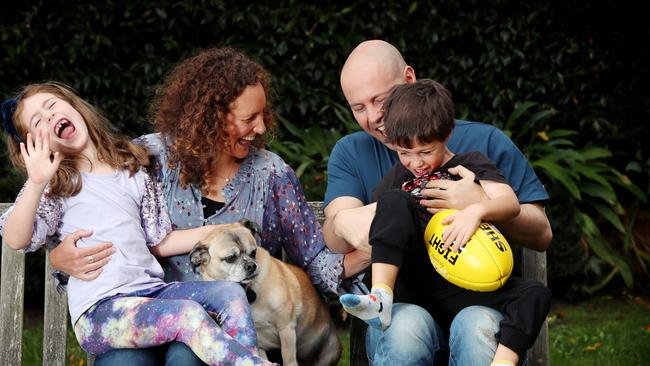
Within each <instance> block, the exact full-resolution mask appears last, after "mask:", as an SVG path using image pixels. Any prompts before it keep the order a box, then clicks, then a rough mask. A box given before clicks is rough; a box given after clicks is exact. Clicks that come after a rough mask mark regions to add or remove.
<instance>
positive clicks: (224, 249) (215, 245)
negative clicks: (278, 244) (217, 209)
mask: <svg viewBox="0 0 650 366" xmlns="http://www.w3.org/2000/svg"><path fill="white" fill-rule="evenodd" d="M208 244H209V247H210V252H211V254H216V255H217V256H220V257H223V256H226V255H231V254H239V253H241V252H244V253H249V252H251V251H252V250H254V249H255V248H257V241H256V240H255V237H254V236H253V234H252V233H251V231H250V230H249V229H247V228H245V227H244V226H242V225H239V224H232V225H228V226H227V227H224V228H223V229H222V230H216V231H215V232H214V233H213V235H211V237H210V238H208ZM212 251H215V252H214V253H212Z"/></svg>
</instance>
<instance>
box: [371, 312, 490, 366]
mask: <svg viewBox="0 0 650 366" xmlns="http://www.w3.org/2000/svg"><path fill="white" fill-rule="evenodd" d="M502 318H503V316H502V315H501V313H499V312H498V311H496V310H494V309H491V308H488V307H484V306H470V307H467V308H465V309H463V310H462V311H461V312H459V313H458V314H457V315H456V317H455V318H454V320H453V322H452V324H451V328H450V333H449V342H447V339H446V337H445V335H444V332H443V331H442V330H441V329H440V327H439V326H438V324H436V322H435V321H434V320H433V318H432V317H431V315H430V314H429V312H428V311H426V310H425V309H424V308H422V307H420V306H417V305H413V304H404V303H397V304H394V305H393V313H392V321H391V325H390V327H389V328H388V329H386V331H384V332H382V331H381V330H379V329H376V328H373V327H368V330H367V333H366V352H367V354H368V360H369V361H370V364H371V365H373V366H384V365H386V366H388V365H391V366H392V365H404V366H406V365H427V366H429V365H433V364H434V363H435V364H443V365H444V364H445V363H446V362H447V357H448V361H449V365H450V366H456V365H459V366H460V365H489V364H490V362H492V358H493V357H494V353H495V351H496V348H497V340H496V336H495V335H496V333H497V332H498V331H499V322H500V321H501V319H502Z"/></svg>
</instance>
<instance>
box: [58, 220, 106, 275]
mask: <svg viewBox="0 0 650 366" xmlns="http://www.w3.org/2000/svg"><path fill="white" fill-rule="evenodd" d="M91 235H92V231H89V230H77V231H75V232H74V233H72V234H70V235H68V236H67V237H65V238H64V239H63V241H61V243H59V245H58V246H57V247H56V248H54V249H52V250H51V251H50V253H49V258H50V263H51V264H52V267H53V268H55V269H58V270H60V271H62V272H65V273H67V274H69V275H70V276H72V277H75V278H78V279H80V280H84V281H91V280H94V279H95V278H97V277H98V276H99V274H100V273H102V267H104V266H105V265H106V263H108V262H109V261H110V260H111V256H112V254H113V253H115V249H114V248H113V244H112V243H108V242H105V243H99V244H97V245H93V246H91V247H87V248H77V240H79V239H81V238H87V237H89V236H91Z"/></svg>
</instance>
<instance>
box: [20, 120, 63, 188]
mask: <svg viewBox="0 0 650 366" xmlns="http://www.w3.org/2000/svg"><path fill="white" fill-rule="evenodd" d="M20 153H21V155H22V156H23V161H24V162H25V168H26V169H27V177H28V178H27V179H28V180H29V181H30V182H32V183H34V184H39V185H45V184H47V183H48V182H49V181H50V180H51V179H52V177H53V176H54V174H56V171H57V170H58V169H59V164H60V163H61V161H62V160H63V157H62V155H61V154H60V153H59V152H58V151H57V152H55V153H54V159H50V155H52V152H51V151H50V138H49V135H45V137H43V133H42V131H40V130H39V131H38V134H37V135H36V140H35V141H32V134H31V133H28V134H27V146H25V144H23V143H22V142H21V143H20Z"/></svg>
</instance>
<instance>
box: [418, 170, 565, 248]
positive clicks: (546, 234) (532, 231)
mask: <svg viewBox="0 0 650 366" xmlns="http://www.w3.org/2000/svg"><path fill="white" fill-rule="evenodd" d="M467 173H470V174H471V172H470V171H469V170H467V169H465V171H463V170H461V171H460V174H459V175H460V176H461V180H458V181H452V180H433V181H431V182H429V183H428V184H427V188H426V189H423V190H422V194H423V195H425V196H427V197H430V198H431V199H429V200H422V201H421V204H422V205H423V206H425V207H427V208H428V211H429V212H431V213H436V212H438V211H440V210H441V209H446V208H454V209H463V208H465V207H467V206H469V205H471V204H472V203H476V202H480V201H482V200H485V199H487V196H486V194H485V192H484V191H483V189H482V188H481V186H480V185H479V184H476V183H474V179H473V174H471V175H470V174H467ZM494 223H495V224H496V225H497V226H498V227H499V229H500V230H501V231H502V232H503V233H504V235H505V236H506V237H507V238H508V240H510V241H512V242H515V243H517V244H519V245H521V246H522V247H525V248H529V249H533V250H537V251H540V252H541V251H544V250H546V249H547V248H548V246H549V244H550V243H551V239H553V232H552V230H551V224H550V223H549V221H548V218H547V217H546V212H545V210H544V207H543V206H542V205H541V204H539V203H523V204H520V210H519V215H517V216H516V217H515V218H514V219H511V220H506V221H495V222H494Z"/></svg>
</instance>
